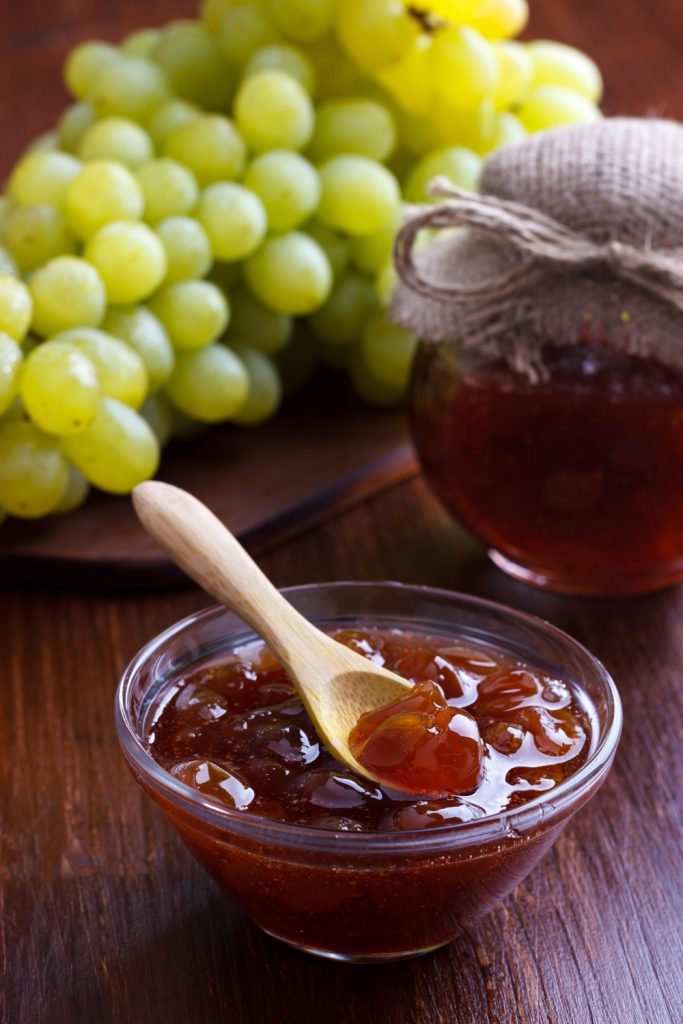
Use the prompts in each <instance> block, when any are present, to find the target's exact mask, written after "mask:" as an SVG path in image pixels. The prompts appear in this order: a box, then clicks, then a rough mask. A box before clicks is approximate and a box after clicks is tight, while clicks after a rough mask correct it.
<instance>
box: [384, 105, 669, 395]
mask: <svg viewBox="0 0 683 1024" xmlns="http://www.w3.org/2000/svg"><path fill="white" fill-rule="evenodd" d="M434 192H435V194H437V195H440V196H443V197H444V202H442V203H439V204H438V205H434V206H431V207H427V208H422V209H420V210H419V211H418V212H417V213H415V214H414V215H412V216H410V217H409V219H408V221H407V223H406V224H405V225H404V227H403V228H402V230H401V231H400V232H399V235H398V238H397V241H396V248H395V261H396V268H397V271H398V274H399V283H398V285H397V287H396V290H395V293H394V296H393V302H392V311H391V312H392V318H393V319H395V320H396V321H397V322H398V323H400V324H402V325H403V326H405V327H408V328H410V329H411V330H413V331H415V332H416V333H417V334H418V335H419V336H420V337H421V338H425V339H433V340H435V341H453V342H458V343H459V345H462V346H464V347H465V348H476V349H477V350H479V351H481V353H482V355H484V356H490V357H492V358H497V357H502V358H504V359H506V360H507V361H508V362H509V364H510V366H511V367H512V368H514V369H515V370H518V371H520V372H523V373H525V374H526V375H527V376H529V377H531V378H537V377H539V376H543V373H544V370H543V360H542V354H541V347H542V346H543V345H544V344H545V343H548V342H552V343H554V344H576V343H577V342H578V341H579V340H580V339H582V338H584V339H585V338H590V339H595V340H598V341H599V342H601V343H606V344H610V345H614V346H617V347H619V348H622V349H624V350H626V351H628V352H631V353H634V354H639V355H643V356H647V357H652V358H653V359H656V360H658V361H659V362H662V363H665V364H667V365H670V366H675V367H680V368H683V126H682V125H678V124H675V123H674V122H671V121H663V120H655V119H648V120H645V119H643V120H639V119H635V118H634V119H628V118H613V119H608V120H604V121H601V122H598V123H595V124H587V125H575V126H572V127H569V128H561V129H557V130H555V131H551V132H545V133H542V134H540V135H536V136H533V137H531V138H529V139H528V140H525V141H523V142H519V143H517V144H515V145H512V146H509V147H506V148H504V149H502V150H499V151H498V152H497V153H495V154H494V155H493V156H491V157H489V159H488V160H487V161H486V164H485V165H484V170H483V175H482V180H481V194H473V193H468V192H464V191H462V190H460V189H457V188H455V187H454V186H452V185H451V184H450V183H449V182H447V181H446V180H445V179H439V180H438V181H437V182H436V183H435V186H434ZM425 228H437V229H452V228H465V229H466V230H465V231H455V232H454V231H452V230H449V231H446V232H445V234H444V236H442V237H440V238H438V239H437V240H435V241H433V242H432V243H430V244H428V245H426V246H417V247H416V246H415V242H416V240H417V238H418V236H419V233H420V232H421V231H422V230H423V229H425Z"/></svg>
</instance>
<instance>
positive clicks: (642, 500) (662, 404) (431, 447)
mask: <svg viewBox="0 0 683 1024" xmlns="http://www.w3.org/2000/svg"><path fill="white" fill-rule="evenodd" d="M446 355H447V353H446V352H445V351H440V346H438V345H435V344H431V343H427V344H424V345H423V346H422V348H421V350H420V354H419V356H418V360H417V363H416V368H415V373H414V377H413V387H412V399H411V411H412V424H413V432H414V436H415V441H416V446H417V449H418V452H419V455H420V459H421V461H422V464H423V467H424V470H425V473H426V475H427V478H428V479H429V481H430V483H431V485H432V486H433V488H434V490H435V491H436V493H437V495H438V496H439V497H440V499H441V500H442V501H443V503H444V505H445V506H446V507H447V508H448V509H449V510H450V511H451V512H452V513H453V515H454V516H455V517H456V518H457V519H459V520H460V521H461V522H462V523H464V525H465V526H467V527H469V529H471V530H472V532H473V533H474V534H475V535H476V536H478V537H479V538H480V539H481V540H483V541H484V543H485V544H487V546H489V547H490V548H491V549H492V550H494V551H497V552H499V553H500V554H502V556H503V557H504V558H505V559H507V560H508V561H509V562H510V563H512V564H513V565H518V566H520V567H521V568H522V569H527V570H529V578H534V577H535V578H536V579H537V580H538V581H539V582H542V580H543V578H545V579H546V580H547V581H548V582H549V584H550V585H553V583H555V584H557V585H558V587H559V588H560V589H570V590H571V589H576V590H579V591H583V592H587V593H591V592H592V593H619V592H636V591H639V590H647V589H651V588H654V587H657V586H662V585H665V584H667V583H670V582H674V581H675V580H676V579H679V578H683V375H682V374H681V373H680V372H679V371H676V370H674V369H670V368H667V367H664V366H662V365H660V364H658V363H656V362H654V361H651V360H647V359H643V358H639V357H635V356H630V355H626V354H624V353H622V352H618V351H615V350H614V349H613V348H609V347H606V346H605V345H604V344H603V345H602V346H600V345H598V344H596V343H593V344H580V345H575V346H571V347H566V348H557V347H551V346H547V347H546V348H545V349H544V350H543V360H544V363H545V366H546V369H547V371H548V377H547V379H546V380H545V381H542V382H538V383H534V384H532V383H529V382H528V381H526V380H524V379H522V378H520V377H517V376H515V375H513V373H512V372H511V371H510V370H509V369H508V368H507V366H504V365H502V364H501V363H500V362H489V363H485V364H483V365H479V366H476V367H473V368H469V367H466V368H465V369H462V368H460V367H459V366H458V365H457V362H456V360H455V359H452V360H451V361H450V363H448V362H445V357H446ZM520 575H523V573H520Z"/></svg>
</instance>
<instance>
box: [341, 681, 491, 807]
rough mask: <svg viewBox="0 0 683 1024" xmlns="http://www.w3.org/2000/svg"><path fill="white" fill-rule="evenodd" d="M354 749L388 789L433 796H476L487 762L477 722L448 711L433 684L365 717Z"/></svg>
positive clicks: (353, 741)
mask: <svg viewBox="0 0 683 1024" xmlns="http://www.w3.org/2000/svg"><path fill="white" fill-rule="evenodd" d="M349 746H350V748H351V753H352V754H353V756H354V757H355V758H356V760H357V761H358V763H359V764H361V765H362V766H363V768H366V769H367V771H369V772H371V774H372V775H374V776H375V778H379V779H381V780H382V781H383V782H384V783H385V784H386V785H388V786H393V787H395V788H396V789H401V790H405V791H406V792H408V793H422V794H430V795H433V796H447V795H448V794H454V795H458V794H461V793H470V792H472V791H473V790H474V789H476V786H477V782H478V781H479V775H480V772H481V767H482V761H483V748H482V743H481V739H480V736H479V728H478V726H477V723H476V721H475V720H474V718H472V716H471V715H470V714H468V712H467V711H465V710H463V709H461V708H451V707H449V706H448V703H447V702H446V698H445V697H444V695H443V691H442V690H440V689H439V687H438V686H437V685H436V683H432V682H424V683H417V684H416V685H415V686H414V687H413V688H412V690H411V691H410V692H409V693H408V694H407V695H406V696H405V697H401V698H399V699H398V700H396V701H393V702H392V703H391V704H387V705H385V706H384V707H381V708H378V709H377V710H376V711H370V712H368V714H366V715H363V717H362V718H361V719H360V720H359V721H358V723H357V724H356V726H355V728H354V729H353V730H352V732H351V735H350V736H349Z"/></svg>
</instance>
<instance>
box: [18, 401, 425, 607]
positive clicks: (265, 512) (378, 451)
mask: <svg viewBox="0 0 683 1024" xmlns="http://www.w3.org/2000/svg"><path fill="white" fill-rule="evenodd" d="M416 472H417V464H416V461H415V456H414V454H413V450H412V447H411V444H410V441H409V437H408V428H407V423H406V419H405V415H404V413H403V411H402V410H391V411H384V410H375V409H369V408H367V407H366V406H364V405H362V404H361V403H360V402H358V401H357V400H355V399H354V398H353V397H352V396H351V395H349V393H348V385H346V386H345V387H344V386H341V385H340V386H336V385H335V383H328V382H326V383H325V384H324V385H322V386H319V385H317V384H316V383H314V384H313V385H312V386H310V387H309V388H308V390H307V391H305V392H304V393H303V394H302V395H299V396H297V397H296V398H295V399H290V400H289V402H288V403H286V405H285V407H284V409H283V410H282V411H281V412H280V413H279V414H278V416H277V417H276V418H275V419H274V420H272V421H271V422H270V423H267V424H265V425H263V426H262V427H256V428H251V429H248V428H247V429H245V428H241V429H240V428H236V427H231V426H225V427H218V428H214V429H212V430H210V431H208V432H207V433H206V434H203V435H201V436H200V437H196V438H193V439H192V440H186V441H182V442H174V443H173V444H171V445H170V446H169V448H168V449H167V450H166V451H165V453H164V456H163V459H162V463H161V468H160V470H159V473H158V477H159V478H160V479H162V480H166V481H168V482H169V483H173V484H177V485H178V486H180V487H184V488H186V489H187V490H189V491H191V492H192V493H193V494H196V495H197V497H199V498H201V500H202V501H204V502H205V503H206V504H207V505H209V506H210V507H211V508H212V509H213V511H214V512H216V514H217V515H218V516H219V517H220V518H221V519H222V520H223V521H224V522H225V523H226V524H227V525H228V526H229V527H230V529H231V530H232V531H233V532H234V533H236V534H237V536H238V537H239V538H240V539H241V540H242V541H243V542H244V543H246V544H248V545H249V546H250V547H251V548H252V550H254V549H263V548H264V547H267V546H269V545H271V544H274V543H276V542H277V541H279V540H281V539H282V538H283V537H284V536H285V535H291V534H294V533H296V532H299V531H301V530H303V529H305V528H306V527H308V526H310V525H311V524H312V523H313V522H315V521H319V520H321V519H325V518H327V517H329V516H331V515H334V514H336V513H337V512H338V511H339V510H340V509H342V508H346V507H348V506H350V505H352V504H354V503H357V502H359V501H362V500H363V499H364V498H366V497H368V496H369V495H371V494H374V493H377V492H379V491H380V490H382V489H384V488H386V487H388V486H391V485H392V484H393V483H396V482H398V481H399V480H401V479H405V478H407V477H409V476H412V475H414V474H415V473H416ZM182 579H183V577H182V575H181V574H180V572H179V570H178V569H176V567H175V566H174V565H172V564H171V563H170V562H169V561H168V559H167V558H166V556H165V555H164V554H163V553H162V552H161V551H160V550H159V549H158V548H157V547H156V545H155V544H154V542H153V541H152V540H151V539H150V538H149V537H148V536H147V535H146V534H145V533H144V532H143V530H142V529H141V527H140V526H139V524H138V522H137V519H136V518H135V516H134V514H133V510H132V506H131V503H130V500H129V499H128V498H127V497H114V496H111V495H105V494H100V493H97V494H93V495H92V496H91V497H90V498H89V500H88V501H87V502H86V504H85V505H84V506H83V507H82V508H80V509H78V510H77V511H76V512H71V513H69V514H68V515H65V516H50V517H48V518H45V519H39V520H34V521H23V522H22V521H19V520H15V519H12V520H8V521H6V522H5V523H4V524H3V525H2V526H0V584H2V583H9V582H14V583H16V582H20V583H36V584H39V585H46V586H52V587H55V586H56V587H66V588H68V587H83V586H85V587H96V588H97V589H99V590H103V589H114V588H116V589H121V588H126V587H136V586H145V587H149V586H163V585H167V584H170V583H180V582H181V581H182Z"/></svg>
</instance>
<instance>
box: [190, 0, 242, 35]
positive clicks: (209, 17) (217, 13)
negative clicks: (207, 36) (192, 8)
mask: <svg viewBox="0 0 683 1024" xmlns="http://www.w3.org/2000/svg"><path fill="white" fill-rule="evenodd" d="M234 6H235V0H202V2H201V3H200V5H199V17H200V18H201V20H202V22H203V23H204V24H205V25H206V27H207V28H208V30H209V32H213V34H214V35H218V33H219V32H220V28H221V21H222V20H223V18H224V17H225V15H226V14H227V12H228V11H229V10H230V9H231V8H232V7H234Z"/></svg>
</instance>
